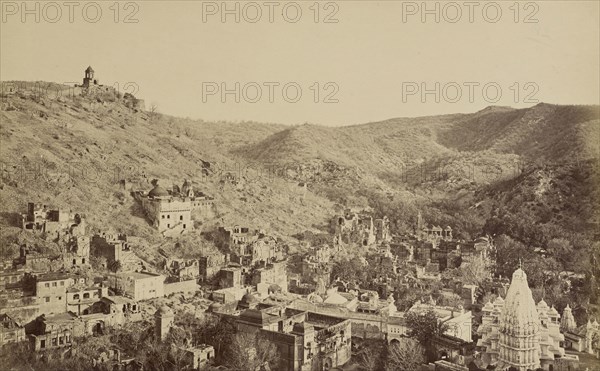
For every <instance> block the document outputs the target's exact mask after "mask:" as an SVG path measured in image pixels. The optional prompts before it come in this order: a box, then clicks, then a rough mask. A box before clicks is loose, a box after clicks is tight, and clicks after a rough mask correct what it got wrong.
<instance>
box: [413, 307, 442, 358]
mask: <svg viewBox="0 0 600 371" xmlns="http://www.w3.org/2000/svg"><path fill="white" fill-rule="evenodd" d="M405 318H406V325H407V326H408V332H407V335H408V336H409V337H411V338H414V339H416V340H417V341H418V342H419V344H421V346H423V348H424V349H425V357H426V359H427V361H428V362H431V361H435V360H436V358H437V357H436V354H435V352H436V350H435V348H434V347H433V345H432V342H431V340H432V339H433V338H435V337H437V336H441V335H443V334H444V333H445V332H446V330H448V324H446V323H443V322H440V321H439V320H438V317H437V315H436V314H435V312H434V311H433V310H428V311H426V312H424V313H419V312H408V313H406V315H405Z"/></svg>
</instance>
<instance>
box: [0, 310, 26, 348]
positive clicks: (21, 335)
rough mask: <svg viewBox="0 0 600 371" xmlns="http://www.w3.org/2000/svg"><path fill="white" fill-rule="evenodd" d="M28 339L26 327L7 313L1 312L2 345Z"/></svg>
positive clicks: (0, 334)
mask: <svg viewBox="0 0 600 371" xmlns="http://www.w3.org/2000/svg"><path fill="white" fill-rule="evenodd" d="M25 340H27V336H26V335H25V328H24V327H23V326H21V325H20V324H19V323H17V321H15V320H14V319H12V318H11V317H9V316H8V315H7V314H0V347H2V346H3V345H4V344H8V343H20V342H21V341H25Z"/></svg>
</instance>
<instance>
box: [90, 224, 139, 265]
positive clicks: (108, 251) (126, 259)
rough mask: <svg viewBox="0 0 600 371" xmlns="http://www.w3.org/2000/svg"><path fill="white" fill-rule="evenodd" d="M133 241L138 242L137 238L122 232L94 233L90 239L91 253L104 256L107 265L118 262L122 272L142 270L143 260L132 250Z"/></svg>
mask: <svg viewBox="0 0 600 371" xmlns="http://www.w3.org/2000/svg"><path fill="white" fill-rule="evenodd" d="M134 242H138V241H137V239H132V237H129V236H127V235H124V234H110V233H101V234H96V235H94V236H93V237H92V241H91V250H92V255H93V256H98V257H104V258H105V259H106V265H107V267H110V266H111V264H114V263H115V262H117V261H118V262H120V263H121V271H122V272H132V271H136V270H144V269H145V266H144V263H143V261H142V260H141V259H140V258H138V257H137V255H135V253H134V252H133V243H134Z"/></svg>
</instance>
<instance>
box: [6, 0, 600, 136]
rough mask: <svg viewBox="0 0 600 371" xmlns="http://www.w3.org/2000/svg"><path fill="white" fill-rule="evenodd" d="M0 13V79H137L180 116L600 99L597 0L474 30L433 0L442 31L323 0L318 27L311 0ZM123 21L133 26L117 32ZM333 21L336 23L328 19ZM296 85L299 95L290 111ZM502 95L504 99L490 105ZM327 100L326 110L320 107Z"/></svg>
mask: <svg viewBox="0 0 600 371" xmlns="http://www.w3.org/2000/svg"><path fill="white" fill-rule="evenodd" d="M1 3H2V20H1V24H0V26H1V30H0V41H1V53H0V54H1V57H0V79H1V80H4V81H6V80H32V81H35V80H43V81H54V82H79V83H80V82H81V79H82V78H83V71H84V69H85V68H86V67H87V66H88V65H91V66H92V67H93V68H94V70H95V71H96V77H97V78H98V79H99V80H100V82H101V83H103V84H107V85H114V84H118V86H120V87H121V90H123V86H124V85H125V84H126V83H128V82H133V83H135V84H136V85H137V86H138V87H139V91H137V92H136V96H137V97H138V98H142V99H145V100H146V103H147V105H149V104H150V103H153V102H154V103H156V104H157V105H158V107H159V111H161V112H163V113H168V114H173V115H176V116H183V117H185V116H189V117H191V118H201V119H204V120H228V121H238V120H252V121H261V122H277V123H284V124H298V123H304V122H310V123H314V124H323V125H336V126H337V125H348V124H357V123H365V122H371V121H378V120H384V119H388V118H393V117H401V116H424V115H434V114H443V113H455V112H474V111H477V110H480V109H482V108H485V107H487V106H489V105H506V106H513V107H529V106H532V105H534V104H535V100H538V101H543V102H547V103H556V104H598V102H599V99H600V94H599V89H600V88H599V87H600V78H599V66H600V60H599V49H600V46H599V45H600V40H599V35H600V20H599V17H600V15H599V12H600V8H599V4H600V2H598V1H538V2H519V3H518V4H519V7H518V14H517V9H516V8H515V6H514V4H515V2H513V1H497V2H495V3H490V2H473V3H474V4H475V5H474V8H471V9H472V10H473V19H472V22H471V21H470V19H469V10H470V8H469V7H467V6H464V5H462V4H464V2H463V1H459V2H456V3H452V4H458V6H459V10H460V11H461V14H460V16H459V15H458V13H457V8H456V7H454V6H453V5H447V4H448V2H436V1H428V2H427V4H428V7H429V9H430V10H433V13H435V8H434V7H435V6H436V4H438V6H439V13H438V15H439V17H440V19H439V22H436V20H435V16H436V14H433V13H432V14H429V15H427V14H426V18H425V22H422V19H421V16H422V15H423V14H422V13H423V10H424V9H422V7H421V3H422V2H421V1H418V2H406V1H404V2H403V1H382V2H377V1H335V2H327V1H321V2H319V3H318V5H319V6H318V9H319V12H318V17H317V20H318V22H317V23H315V16H316V12H315V9H316V7H315V5H314V4H315V2H314V1H297V2H295V3H290V2H277V1H273V2H271V3H268V4H272V5H265V1H257V2H255V3H251V4H250V5H248V4H249V3H250V2H236V1H227V2H226V4H227V7H229V9H235V8H234V7H235V6H236V4H237V6H239V13H238V15H239V17H240V22H239V23H236V22H235V16H236V14H229V15H227V16H226V17H227V18H226V19H225V22H224V23H223V22H222V20H221V15H222V13H223V10H224V9H223V5H222V4H223V2H221V1H218V2H210V1H209V2H206V1H204V2H203V1H137V2H129V3H128V2H126V1H125V2H120V3H118V5H119V12H118V15H117V14H116V12H115V10H116V7H115V6H114V2H113V1H98V2H96V3H95V4H91V5H89V4H88V6H87V7H86V11H87V13H86V14H84V13H83V8H84V6H85V5H86V3H85V2H75V3H76V4H77V6H76V7H75V8H73V15H72V16H73V19H72V22H70V20H69V8H68V6H65V5H62V4H63V2H62V1H59V2H56V3H54V4H58V7H59V8H60V11H61V13H62V14H58V13H57V7H56V6H49V5H47V4H48V3H46V2H39V3H38V4H39V5H38V6H39V12H38V11H36V8H35V7H36V2H29V3H27V4H28V5H27V6H28V7H29V9H30V10H32V12H31V14H25V19H24V22H23V19H22V16H23V11H24V9H22V8H21V1H17V2H11V1H2V2H1ZM127 4H129V5H127ZM486 4H487V5H486ZM526 4H528V5H526ZM284 6H285V9H286V12H287V13H286V14H287V17H288V18H287V19H286V18H284V16H283V15H282V10H283V8H284ZM484 7H485V9H486V11H485V12H484V11H483V8H484ZM511 7H512V8H511ZM96 8H99V9H101V11H102V14H101V16H99V20H98V21H97V22H96V23H92V22H90V21H86V19H85V18H84V15H86V16H87V18H88V19H89V20H94V18H96ZM298 8H299V9H301V11H302V14H301V15H299V16H296V10H297V9H298ZM257 9H260V10H261V12H262V15H261V17H260V18H258V17H257V12H256V10H257ZM270 9H274V12H273V22H270V20H269V10H270ZM497 9H500V10H501V12H502V13H501V15H499V16H497V13H496V11H497ZM132 12H133V13H135V14H134V15H132V16H131V17H130V20H132V21H133V20H137V21H138V22H137V23H125V22H124V20H125V16H126V15H128V14H130V13H132ZM36 13H37V15H38V16H39V18H40V19H39V23H36V19H35V17H36ZM234 13H235V11H234ZM115 16H117V21H118V22H116V23H115ZM203 16H204V17H205V18H206V21H204V20H203ZM328 16H329V18H328V19H329V20H337V23H325V19H326V18H327V17H328ZM515 17H516V20H518V22H515ZM254 18H256V19H257V21H256V22H255V23H251V22H249V21H251V20H253V19H254ZM294 18H297V19H298V20H297V22H296V23H292V21H293V20H294ZM403 18H405V19H403ZM486 18H487V20H486ZM494 18H498V21H497V22H496V23H493V22H492V20H494ZM453 20H456V22H455V23H452V22H451V21H453ZM526 20H528V21H530V22H531V21H537V22H536V23H526V22H524V21H526ZM51 21H54V23H52V22H51ZM207 83H209V84H208V85H207ZM236 83H239V84H240V85H239V86H240V89H239V95H240V102H239V103H237V102H235V95H234V94H233V93H232V94H228V95H225V96H224V97H221V95H220V93H219V92H216V94H214V95H206V96H205V97H204V101H203V84H204V89H208V88H214V87H215V86H216V87H217V88H219V89H221V87H222V85H223V84H224V87H226V88H227V89H230V90H232V91H235V84H236ZM270 83H273V84H270ZM315 83H317V84H316V85H315ZM328 83H330V84H328ZM436 83H439V86H440V89H439V92H440V96H439V102H436V101H435V98H436V97H435V94H434V93H431V94H427V95H425V97H421V95H420V90H421V89H422V88H426V89H429V90H432V91H434V90H435V84H436ZM471 83H472V84H471ZM515 83H516V84H515ZM528 83H529V84H528ZM265 84H266V85H265ZM276 84H279V85H276ZM286 84H288V90H287V91H288V95H287V96H284V95H283V92H282V87H283V86H284V85H286ZM465 84H466V85H465ZM486 84H488V85H487V87H488V89H487V95H484V93H483V90H482V87H483V86H484V85H486ZM244 86H246V89H243V87H244ZM269 86H270V87H271V88H269ZM317 86H318V89H317ZM469 86H470V87H471V89H472V102H470V99H469V91H470V88H469ZM256 87H259V88H260V90H261V92H262V96H261V97H260V98H256V92H257V89H256ZM297 87H299V88H300V89H301V91H302V96H301V97H299V98H297V99H298V101H297V102H296V103H291V102H290V101H291V100H293V98H294V96H295V95H296V94H295V91H296V90H295V89H296V88H297ZM444 87H446V88H445V89H444ZM457 87H459V88H460V89H461V92H462V96H461V97H458V98H457V97H456V93H457ZM497 87H500V89H502V93H501V95H500V96H499V97H498V101H497V102H495V103H494V102H492V101H493V100H494V97H495V95H496V89H497ZM415 88H416V89H419V91H412V92H413V93H414V94H413V95H407V94H408V93H410V92H411V91H410V89H415ZM270 89H272V92H273V93H274V94H273V102H270V101H269V92H270ZM336 90H337V91H336ZM315 91H318V92H319V93H320V94H319V95H318V97H315ZM403 91H404V92H405V93H406V94H404V97H403ZM517 92H518V93H519V94H516V93H517ZM331 93H333V95H332V96H331V97H330V100H333V102H331V103H324V102H323V101H324V100H325V99H326V96H327V95H329V94H331ZM516 95H517V96H516ZM528 96H529V100H527V98H528ZM315 98H317V100H318V102H317V103H315V102H314V99H315ZM223 99H224V100H225V102H222V100H223ZM253 99H254V100H257V102H255V103H252V100H253ZM286 99H287V101H286ZM515 99H516V101H517V102H516V103H515ZM335 100H337V101H338V102H337V103H336V102H335Z"/></svg>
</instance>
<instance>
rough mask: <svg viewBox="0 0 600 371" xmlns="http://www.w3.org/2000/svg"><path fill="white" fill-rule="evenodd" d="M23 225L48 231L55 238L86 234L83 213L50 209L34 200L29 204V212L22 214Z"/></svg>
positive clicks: (33, 229)
mask: <svg viewBox="0 0 600 371" xmlns="http://www.w3.org/2000/svg"><path fill="white" fill-rule="evenodd" d="M21 225H22V228H23V229H24V230H27V231H32V232H40V233H42V232H43V233H47V234H48V235H50V236H52V237H53V238H55V239H58V238H61V237H63V236H64V235H66V234H70V235H72V236H84V235H85V219H84V217H83V216H82V215H81V214H73V213H70V212H65V211H64V210H61V209H50V208H48V207H47V206H46V205H43V206H40V205H36V204H35V203H33V202H30V203H28V204H27V213H26V214H21Z"/></svg>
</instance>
